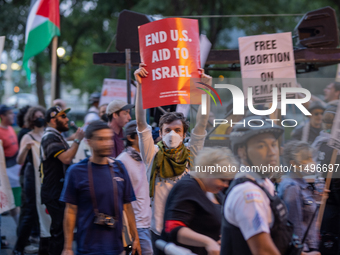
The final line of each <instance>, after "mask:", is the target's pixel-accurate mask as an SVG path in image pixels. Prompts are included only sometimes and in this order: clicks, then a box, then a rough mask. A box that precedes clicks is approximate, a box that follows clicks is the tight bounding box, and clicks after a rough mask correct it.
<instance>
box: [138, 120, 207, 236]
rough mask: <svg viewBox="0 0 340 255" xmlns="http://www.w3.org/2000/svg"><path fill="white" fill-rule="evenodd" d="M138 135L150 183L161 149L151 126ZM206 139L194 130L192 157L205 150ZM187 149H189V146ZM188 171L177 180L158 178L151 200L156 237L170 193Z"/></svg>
mask: <svg viewBox="0 0 340 255" xmlns="http://www.w3.org/2000/svg"><path fill="white" fill-rule="evenodd" d="M137 133H138V138H139V149H140V151H141V156H142V159H143V162H144V164H145V166H146V172H147V177H148V181H150V175H151V169H152V165H153V160H154V158H155V155H156V153H157V152H158V151H159V147H158V145H155V144H154V141H153V138H152V129H151V126H149V125H148V127H147V128H146V129H144V130H143V131H142V132H138V130H137ZM205 137H206V133H205V134H204V135H196V134H195V133H194V130H192V132H191V138H190V150H191V153H192V156H195V155H196V154H197V152H198V151H199V150H200V149H202V148H203V145H204V140H205ZM187 147H188V148H189V146H187ZM188 171H189V169H187V170H186V171H185V172H184V173H183V174H182V175H180V176H176V177H175V178H160V177H159V176H157V177H156V180H155V192H154V197H153V199H152V200H151V209H152V216H151V228H150V229H151V230H152V231H153V232H154V233H155V234H156V235H161V232H162V230H163V217H164V209H165V203H166V199H167V198H168V195H169V192H170V190H171V189H172V187H173V186H174V185H175V183H176V182H177V181H178V180H180V179H181V178H182V177H183V176H184V175H185V174H186V173H187V172H188Z"/></svg>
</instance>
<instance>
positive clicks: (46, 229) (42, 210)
mask: <svg viewBox="0 0 340 255" xmlns="http://www.w3.org/2000/svg"><path fill="white" fill-rule="evenodd" d="M31 149H32V157H33V167H34V178H35V195H36V196H35V199H36V205H37V212H38V216H39V226H40V236H41V237H51V234H50V228H51V216H50V215H49V214H48V213H47V212H46V206H45V205H43V204H41V196H40V193H41V192H40V191H41V177H40V143H39V142H38V141H34V144H33V146H32V147H31Z"/></svg>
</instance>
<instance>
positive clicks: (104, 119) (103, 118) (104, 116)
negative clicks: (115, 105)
mask: <svg viewBox="0 0 340 255" xmlns="http://www.w3.org/2000/svg"><path fill="white" fill-rule="evenodd" d="M101 119H102V121H104V122H108V121H109V117H107V114H106V113H104V114H103V115H102V117H101Z"/></svg>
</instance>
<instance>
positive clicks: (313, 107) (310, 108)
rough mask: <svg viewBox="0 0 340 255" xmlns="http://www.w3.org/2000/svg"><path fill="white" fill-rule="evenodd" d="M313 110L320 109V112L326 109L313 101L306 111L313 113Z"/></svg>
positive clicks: (321, 104)
mask: <svg viewBox="0 0 340 255" xmlns="http://www.w3.org/2000/svg"><path fill="white" fill-rule="evenodd" d="M315 109H320V110H325V109H326V107H325V106H324V104H323V103H321V102H319V101H314V102H311V103H310V104H309V107H308V111H310V112H311V111H313V110H315Z"/></svg>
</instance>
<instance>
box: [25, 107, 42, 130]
mask: <svg viewBox="0 0 340 255" xmlns="http://www.w3.org/2000/svg"><path fill="white" fill-rule="evenodd" d="M36 112H41V113H42V114H43V115H44V116H45V113H46V109H45V108H44V107H42V106H33V107H31V108H29V109H28V111H27V113H26V115H25V126H26V127H28V128H30V129H33V128H34V115H35V113H36Z"/></svg>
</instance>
